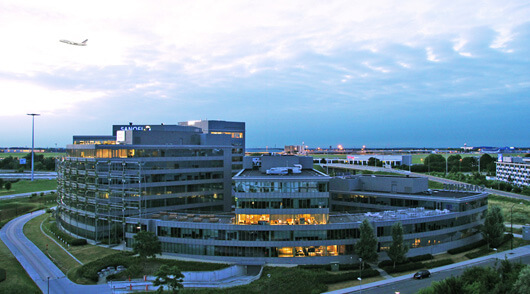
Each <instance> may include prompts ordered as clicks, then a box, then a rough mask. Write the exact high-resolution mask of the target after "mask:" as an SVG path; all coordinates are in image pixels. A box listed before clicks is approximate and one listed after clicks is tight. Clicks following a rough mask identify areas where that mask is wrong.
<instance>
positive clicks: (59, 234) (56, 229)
mask: <svg viewBox="0 0 530 294" xmlns="http://www.w3.org/2000/svg"><path fill="white" fill-rule="evenodd" d="M49 229H50V231H52V232H53V233H54V234H55V235H56V236H57V237H59V238H61V240H64V242H66V243H68V244H70V245H71V246H82V245H86V244H87V241H86V239H77V238H74V237H72V236H70V235H68V234H67V233H65V232H63V231H62V230H61V229H59V227H57V224H56V223H52V224H51V225H50V226H49Z"/></svg>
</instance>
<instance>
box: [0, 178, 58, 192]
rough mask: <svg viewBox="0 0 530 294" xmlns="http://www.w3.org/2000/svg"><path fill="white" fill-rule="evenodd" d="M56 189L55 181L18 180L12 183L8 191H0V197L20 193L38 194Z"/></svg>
mask: <svg viewBox="0 0 530 294" xmlns="http://www.w3.org/2000/svg"><path fill="white" fill-rule="evenodd" d="M55 189H57V180H34V181H30V180H20V181H17V182H14V183H13V184H12V186H11V189H10V190H6V189H0V196H7V195H12V194H20V193H32V192H35V193H39V192H40V191H47V190H55Z"/></svg>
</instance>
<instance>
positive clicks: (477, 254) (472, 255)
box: [464, 248, 489, 259]
mask: <svg viewBox="0 0 530 294" xmlns="http://www.w3.org/2000/svg"><path fill="white" fill-rule="evenodd" d="M488 253H489V250H488V249H487V248H482V249H480V250H477V251H475V252H469V253H466V254H465V255H464V256H465V257H467V258H469V259H473V258H477V257H481V256H484V255H486V254H488Z"/></svg>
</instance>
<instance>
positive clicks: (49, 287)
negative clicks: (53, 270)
mask: <svg viewBox="0 0 530 294" xmlns="http://www.w3.org/2000/svg"><path fill="white" fill-rule="evenodd" d="M48 294H50V277H48Z"/></svg>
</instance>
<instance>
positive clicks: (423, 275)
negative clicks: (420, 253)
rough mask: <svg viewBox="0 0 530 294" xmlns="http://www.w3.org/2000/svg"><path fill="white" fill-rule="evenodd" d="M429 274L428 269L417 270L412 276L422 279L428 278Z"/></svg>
mask: <svg viewBox="0 0 530 294" xmlns="http://www.w3.org/2000/svg"><path fill="white" fill-rule="evenodd" d="M430 276H431V272H429V271H428V270H423V271H419V272H417V273H415V274H414V276H413V277H412V278H414V279H423V278H428V277H430Z"/></svg>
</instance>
